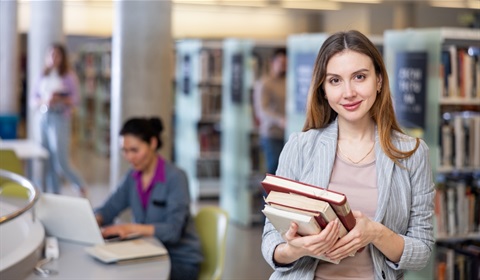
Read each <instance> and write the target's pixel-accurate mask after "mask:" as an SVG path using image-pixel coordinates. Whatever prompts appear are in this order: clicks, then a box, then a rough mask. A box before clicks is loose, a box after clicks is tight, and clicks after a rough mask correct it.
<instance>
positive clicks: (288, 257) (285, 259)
mask: <svg viewBox="0 0 480 280" xmlns="http://www.w3.org/2000/svg"><path fill="white" fill-rule="evenodd" d="M339 223H340V221H339V220H338V219H337V220H335V221H333V222H331V223H328V225H327V226H326V227H325V229H323V230H322V231H321V232H320V233H319V234H316V235H310V236H303V237H302V236H300V235H298V234H297V230H298V225H297V224H295V223H292V225H291V226H290V229H289V230H288V231H287V232H286V233H285V235H284V236H283V238H284V239H285V241H286V243H283V244H280V245H279V246H278V247H277V249H276V250H275V253H274V259H275V262H276V263H279V264H288V263H292V262H294V261H296V260H298V259H299V258H301V257H304V256H320V255H323V254H325V252H327V251H328V250H329V249H331V248H332V246H333V245H334V244H335V242H336V241H337V240H338V234H339V226H340V224H339Z"/></svg>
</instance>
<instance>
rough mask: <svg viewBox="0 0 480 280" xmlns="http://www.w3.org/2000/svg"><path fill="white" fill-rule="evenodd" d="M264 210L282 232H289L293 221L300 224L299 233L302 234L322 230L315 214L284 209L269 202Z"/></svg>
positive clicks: (316, 232)
mask: <svg viewBox="0 0 480 280" xmlns="http://www.w3.org/2000/svg"><path fill="white" fill-rule="evenodd" d="M262 212H263V213H264V214H265V216H266V217H267V218H268V220H270V222H271V223H272V224H273V226H274V227H275V229H276V230H277V231H278V232H280V234H284V233H285V232H287V231H288V229H289V228H290V224H291V223H292V222H294V223H296V224H297V225H298V230H297V233H298V234H299V235H301V236H306V235H314V234H318V233H320V231H322V229H321V227H320V225H319V224H318V223H317V220H316V219H315V218H314V216H313V215H309V214H304V213H295V212H291V211H287V210H282V209H279V208H275V207H273V206H270V205H268V204H267V205H265V208H264V209H263V210H262Z"/></svg>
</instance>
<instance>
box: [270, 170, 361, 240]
mask: <svg viewBox="0 0 480 280" xmlns="http://www.w3.org/2000/svg"><path fill="white" fill-rule="evenodd" d="M261 183H262V186H263V188H264V190H265V192H266V193H267V194H268V193H270V191H278V192H287V193H288V192H290V193H296V194H300V195H304V196H307V197H310V198H314V199H321V200H323V201H326V202H328V203H330V205H331V206H332V208H333V210H334V211H335V213H336V214H337V216H338V218H339V219H340V221H341V222H342V224H343V225H344V226H345V228H346V229H347V230H348V231H350V230H351V229H352V228H353V227H355V217H354V216H353V213H352V210H351V209H350V205H349V204H348V201H347V197H346V196H345V195H344V194H342V193H339V192H335V191H331V190H327V189H324V188H321V187H318V186H314V185H310V184H306V183H302V182H299V181H295V180H291V179H288V178H284V177H281V176H276V175H272V174H267V175H266V177H265V179H264V180H263V181H262V182H261Z"/></svg>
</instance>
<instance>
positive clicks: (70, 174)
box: [34, 43, 86, 196]
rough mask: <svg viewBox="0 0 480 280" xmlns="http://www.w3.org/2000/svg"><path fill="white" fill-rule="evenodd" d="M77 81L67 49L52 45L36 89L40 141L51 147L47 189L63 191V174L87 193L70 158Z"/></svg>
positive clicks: (46, 146) (77, 94) (56, 191)
mask: <svg viewBox="0 0 480 280" xmlns="http://www.w3.org/2000/svg"><path fill="white" fill-rule="evenodd" d="M79 94H80V93H79V90H78V81H77V77H76V75H75V73H74V72H73V71H72V70H71V69H70V65H69V63H68V57H67V51H66V49H65V47H64V46H63V45H61V44H57V43H55V44H52V46H51V47H50V49H49V50H48V52H47V56H46V59H45V69H44V70H43V75H42V77H41V79H40V81H39V83H38V84H37V87H36V90H35V94H34V97H35V101H36V102H35V104H36V106H37V109H38V110H39V111H40V112H41V136H42V138H41V141H42V145H43V146H44V147H45V148H46V149H47V150H48V152H49V158H48V166H47V174H46V184H47V185H46V191H51V192H53V193H60V187H61V186H60V177H59V176H60V175H63V176H64V177H65V178H66V179H68V180H69V181H70V182H72V183H73V184H74V186H75V187H76V189H77V190H78V192H79V194H80V195H81V196H86V188H85V182H84V181H83V179H82V178H81V177H80V176H79V175H78V174H77V172H75V171H74V170H73V169H72V168H71V166H70V161H69V154H70V136H71V115H72V110H73V108H74V106H76V105H77V103H78V101H79V99H80V96H79Z"/></svg>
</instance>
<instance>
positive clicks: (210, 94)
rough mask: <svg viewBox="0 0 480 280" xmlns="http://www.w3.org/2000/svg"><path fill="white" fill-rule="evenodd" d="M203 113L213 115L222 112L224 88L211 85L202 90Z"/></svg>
mask: <svg viewBox="0 0 480 280" xmlns="http://www.w3.org/2000/svg"><path fill="white" fill-rule="evenodd" d="M200 96H201V102H202V107H201V108H202V115H203V116H212V115H219V114H221V113H222V88H221V87H210V88H203V89H201V90H200Z"/></svg>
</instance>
